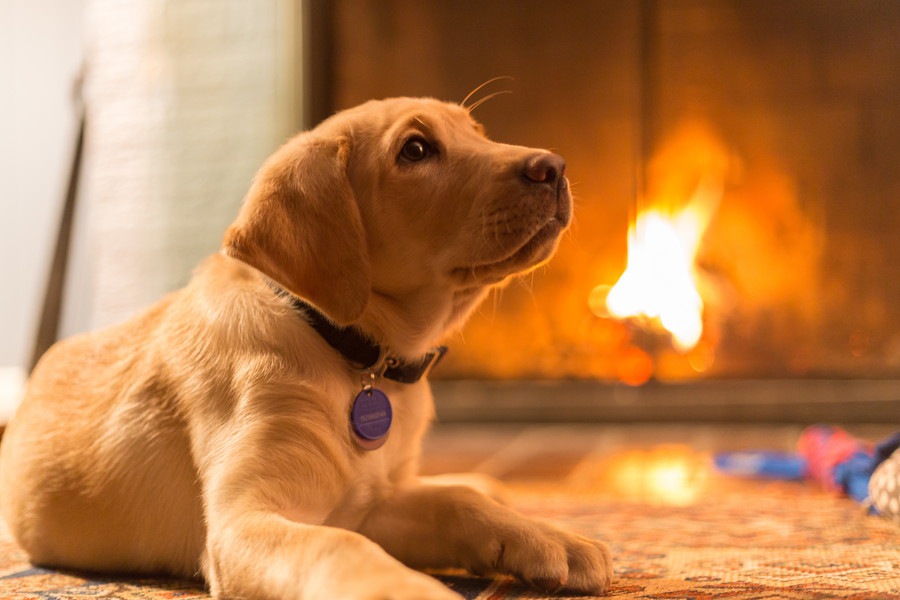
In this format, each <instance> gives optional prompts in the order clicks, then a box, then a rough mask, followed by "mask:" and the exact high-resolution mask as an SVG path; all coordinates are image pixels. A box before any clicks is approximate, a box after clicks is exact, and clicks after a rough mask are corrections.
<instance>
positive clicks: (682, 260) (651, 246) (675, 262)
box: [606, 179, 722, 352]
mask: <svg viewBox="0 0 900 600" xmlns="http://www.w3.org/2000/svg"><path fill="white" fill-rule="evenodd" d="M721 196H722V185H721V183H720V182H719V181H714V180H711V179H704V180H701V181H700V183H699V184H698V186H697V189H696V191H695V192H694V194H693V195H692V196H691V198H690V200H689V201H688V203H687V205H686V206H685V207H684V208H683V209H682V210H680V211H677V212H673V213H669V214H667V213H666V212H664V211H662V210H659V209H655V208H648V209H646V210H644V211H642V212H640V213H639V214H638V215H637V217H636V219H635V222H634V223H633V224H631V225H630V226H629V230H628V262H627V266H626V268H625V272H624V273H623V274H622V276H621V277H620V278H619V281H617V282H616V284H615V285H614V286H613V287H612V289H610V291H609V294H608V295H607V297H606V306H607V310H608V311H609V314H610V315H611V316H613V317H615V318H617V319H628V318H634V319H646V320H649V321H651V322H652V323H654V324H657V323H658V325H659V326H661V327H662V328H663V329H665V331H668V332H669V333H670V334H671V336H672V342H673V345H674V346H675V348H676V349H677V350H679V351H681V352H687V351H689V350H690V349H692V348H693V347H694V346H696V345H697V342H699V341H700V337H701V335H702V334H703V299H702V298H701V296H700V292H699V291H698V289H697V274H696V267H695V260H696V258H697V252H698V250H699V248H700V242H701V240H702V238H703V233H704V232H705V231H706V228H707V226H708V225H709V221H710V219H711V218H712V216H713V214H714V213H715V210H716V207H717V206H718V203H719V200H720V199H721Z"/></svg>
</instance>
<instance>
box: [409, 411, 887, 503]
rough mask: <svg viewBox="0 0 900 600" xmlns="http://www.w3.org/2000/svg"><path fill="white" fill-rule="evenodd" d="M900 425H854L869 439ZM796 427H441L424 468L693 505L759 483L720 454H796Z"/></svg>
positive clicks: (429, 443) (520, 485)
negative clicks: (717, 463) (735, 472)
mask: <svg viewBox="0 0 900 600" xmlns="http://www.w3.org/2000/svg"><path fill="white" fill-rule="evenodd" d="M898 429H900V425H894V426H891V425H867V426H860V425H857V426H850V427H847V430H848V431H849V432H850V433H851V434H853V435H854V436H856V437H859V438H861V439H865V440H878V439H881V438H883V437H885V436H887V435H888V434H890V433H891V432H892V431H896V430H898ZM802 431H803V428H802V427H799V426H793V425H749V426H748V425H722V424H712V425H670V424H659V425H643V424H642V425H608V426H604V425H598V424H580V425H579V424H572V425H527V424H523V425H498V424H490V425H473V424H452V425H440V424H439V425H437V426H436V427H435V428H434V429H433V430H432V431H431V432H430V434H429V437H428V438H427V439H426V444H425V451H424V457H423V462H422V471H423V473H425V474H434V473H452V472H471V471H474V472H480V473H485V474H488V475H492V476H494V477H497V478H499V479H501V480H502V481H504V482H505V483H506V484H507V485H509V486H510V487H512V488H513V489H523V490H524V489H528V490H535V489H543V490H549V489H555V490H557V491H558V492H561V493H576V494H578V493H586V494H589V493H599V494H603V495H604V496H613V497H616V498H620V499H623V500H634V501H645V502H650V503H657V504H673V505H681V506H683V505H687V504H690V503H691V502H692V501H695V500H697V499H699V498H701V497H703V496H704V495H708V494H717V493H726V491H728V490H730V491H734V490H738V489H741V488H745V487H748V486H749V487H750V488H754V487H757V486H758V483H759V482H755V481H747V480H742V479H736V478H731V477H722V476H721V475H720V474H718V473H717V472H716V471H715V469H714V467H713V462H712V457H713V456H714V455H715V454H716V453H720V452H732V451H746V450H772V451H780V452H794V451H795V450H796V447H797V440H798V438H799V436H800V434H801V432H802Z"/></svg>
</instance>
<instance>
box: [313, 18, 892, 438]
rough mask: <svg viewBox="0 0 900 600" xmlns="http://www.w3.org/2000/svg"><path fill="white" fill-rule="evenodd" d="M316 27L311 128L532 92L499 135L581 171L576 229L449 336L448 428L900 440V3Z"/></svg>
mask: <svg viewBox="0 0 900 600" xmlns="http://www.w3.org/2000/svg"><path fill="white" fill-rule="evenodd" d="M308 8H309V13H308V15H307V16H308V18H307V23H308V25H309V27H310V28H309V30H308V40H307V41H308V42H309V43H310V44H311V46H310V50H309V52H308V56H309V57H310V58H311V62H310V67H311V69H310V72H311V77H310V80H309V81H311V88H312V94H311V96H310V98H309V101H308V104H307V105H308V107H309V111H310V115H309V120H311V121H316V120H318V119H320V118H322V117H323V116H326V115H327V114H329V113H331V112H333V111H334V110H337V109H340V108H344V107H347V106H351V105H354V104H356V103H358V102H361V101H364V100H366V99H369V98H373V97H385V96H392V95H428V96H436V97H440V98H444V99H450V100H461V99H462V98H463V97H465V96H466V94H467V93H468V92H469V91H471V90H472V89H473V88H475V87H476V86H478V85H479V84H481V83H482V82H485V81H488V80H490V79H492V78H495V77H509V78H503V79H499V80H497V81H494V82H493V83H490V84H488V85H487V86H486V87H485V88H484V89H483V90H482V91H481V92H480V94H481V95H482V96H487V95H488V94H491V93H494V92H506V91H510V92H512V93H511V94H503V95H498V96H497V97H495V98H492V99H490V100H488V101H487V102H485V103H484V104H483V105H481V106H479V107H478V108H477V109H476V110H475V112H474V114H475V116H476V117H477V118H478V119H479V120H480V121H481V122H482V123H484V124H485V125H486V127H487V130H488V133H489V135H491V137H493V138H495V139H498V140H502V141H507V142H510V143H519V144H523V145H529V146H539V147H551V148H552V149H554V150H555V151H557V152H559V153H560V154H563V155H564V156H565V157H566V159H567V163H568V170H567V172H568V176H569V179H570V181H571V183H572V188H573V191H574V193H575V197H576V221H575V224H574V226H573V228H572V231H571V233H570V234H569V235H568V236H567V238H566V239H565V240H564V241H563V243H562V244H561V246H560V249H559V252H558V254H557V256H556V258H555V259H554V260H553V261H552V262H551V263H550V265H549V266H548V267H546V268H543V269H540V270H538V271H536V272H534V273H533V274H530V275H529V276H527V277H525V278H523V279H520V280H516V281H513V282H511V283H510V284H509V285H508V286H506V287H505V288H504V289H503V290H502V291H500V292H498V293H496V294H495V295H494V296H493V298H492V299H490V300H488V302H487V303H486V304H485V305H484V307H483V308H482V309H481V310H480V311H479V312H478V313H477V314H476V315H475V316H474V317H473V318H472V319H471V321H470V322H469V323H468V325H467V326H466V327H465V329H464V330H463V332H462V333H461V334H460V335H458V336H456V337H454V338H453V339H451V340H450V346H451V350H452V351H451V353H450V355H449V356H448V357H447V359H446V360H445V362H444V364H442V366H441V368H440V369H439V370H438V371H437V372H436V373H435V377H436V378H439V379H441V380H443V381H440V382H438V387H439V388H442V389H443V390H444V391H446V392H447V394H446V396H447V397H449V398H450V399H449V400H445V401H444V404H443V408H442V409H441V410H443V411H444V415H445V416H446V417H447V418H450V419H453V418H497V419H501V418H506V417H508V415H509V413H510V412H512V413H514V414H515V415H517V417H516V418H525V419H528V418H541V419H546V418H557V417H558V418H565V419H572V418H576V419H580V418H603V419H633V418H654V419H655V418H666V419H671V418H675V419H678V418H691V419H697V418H701V419H707V418H709V419H733V418H750V419H764V420H785V419H787V420H798V421H807V420H815V419H832V420H844V421H846V420H879V421H883V420H891V418H893V420H897V418H898V415H900V383H898V382H897V381H895V379H898V375H900V243H897V242H895V241H894V239H895V236H896V234H897V232H900V171H898V170H897V162H898V159H900V103H898V102H897V101H896V99H897V98H898V97H900V69H897V65H898V64H900V6H898V4H897V3H896V2H894V1H893V0H858V1H854V2H846V1H843V0H789V1H784V0H757V1H755V2H743V1H741V0H641V1H637V0H605V1H599V0H582V1H575V0H573V1H570V2H564V3H557V4H555V5H552V6H551V5H549V4H547V3H546V2H537V1H535V0H492V1H491V2H481V1H478V0H458V1H455V2H416V1H413V0H366V1H361V0H337V1H334V2H324V1H322V2H310V3H309V7H308ZM472 380H476V381H478V382H479V383H478V385H473V384H471V383H470V382H471V381H472ZM523 382H528V383H523ZM548 389H549V390H552V394H551V396H552V397H553V401H551V402H547V401H546V398H542V399H541V401H540V402H539V401H532V400H529V398H532V397H533V396H534V390H548ZM548 405H549V406H548Z"/></svg>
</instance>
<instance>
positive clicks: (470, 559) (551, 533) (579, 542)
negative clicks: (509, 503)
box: [360, 485, 612, 594]
mask: <svg viewBox="0 0 900 600" xmlns="http://www.w3.org/2000/svg"><path fill="white" fill-rule="evenodd" d="M360 532H361V533H362V534H364V535H365V536H367V537H369V538H371V539H373V540H374V541H376V542H377V543H378V544H379V545H381V546H382V547H383V548H384V549H385V550H387V551H388V552H389V553H390V554H391V555H393V556H395V557H397V558H398V559H400V560H402V561H403V562H404V563H406V564H408V565H410V566H412V567H416V568H441V567H463V568H467V569H469V570H471V571H473V572H475V573H483V572H500V573H507V574H510V575H514V576H515V577H517V578H519V579H521V580H522V581H525V582H526V583H529V584H531V585H534V586H536V587H538V588H541V589H544V590H548V591H556V590H559V589H565V590H569V591H573V592H582V593H589V594H600V593H604V592H606V591H607V590H608V589H609V584H610V579H611V577H612V560H611V558H610V553H609V550H608V549H607V547H606V545H605V544H603V543H601V542H598V541H594V540H590V539H588V538H585V537H582V536H578V535H575V534H573V533H569V532H566V531H563V530H562V529H559V528H557V527H554V526H552V525H550V524H547V523H543V522H540V521H535V520H532V519H528V518H526V517H524V516H522V515H520V514H518V513H516V512H515V511H513V510H511V509H509V508H506V507H505V506H502V505H501V504H499V503H497V502H495V501H493V500H491V499H490V498H487V497H485V496H484V495H482V494H480V493H479V492H477V491H475V490H473V489H471V488H469V487H467V486H455V487H454V486H429V485H417V486H414V487H408V488H405V489H401V490H398V491H397V492H396V493H395V494H393V495H392V496H390V497H388V498H386V499H385V500H384V501H383V502H382V503H380V504H379V505H378V506H377V507H376V508H374V509H373V510H372V511H371V512H370V513H369V515H368V516H367V518H366V521H365V522H364V523H363V525H362V526H361V528H360Z"/></svg>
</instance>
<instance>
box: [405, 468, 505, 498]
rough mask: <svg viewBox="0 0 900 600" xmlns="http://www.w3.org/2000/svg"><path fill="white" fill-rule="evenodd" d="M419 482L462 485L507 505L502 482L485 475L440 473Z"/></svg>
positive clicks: (421, 478)
mask: <svg viewBox="0 0 900 600" xmlns="http://www.w3.org/2000/svg"><path fill="white" fill-rule="evenodd" d="M419 481H420V482H422V483H424V484H427V485H443V486H457V485H464V486H466V487H470V488H472V489H473V490H476V491H478V492H481V493H482V494H484V495H485V496H487V497H488V498H491V499H493V500H496V501H497V502H499V503H500V504H503V505H508V504H509V492H508V491H507V489H506V486H505V485H503V482H502V481H500V480H499V479H497V478H496V477H494V476H492V475H487V474H485V473H442V474H440V475H429V476H428V477H419Z"/></svg>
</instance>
